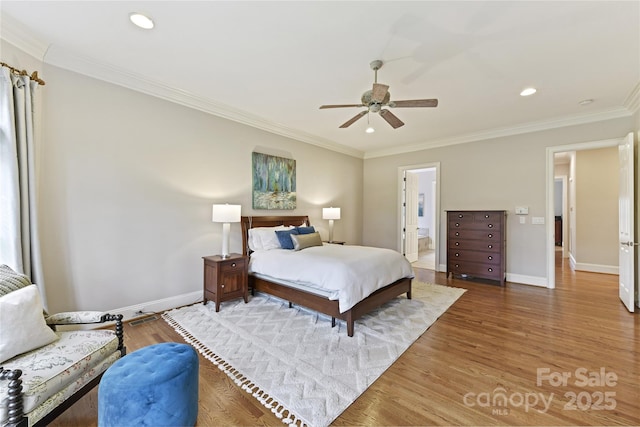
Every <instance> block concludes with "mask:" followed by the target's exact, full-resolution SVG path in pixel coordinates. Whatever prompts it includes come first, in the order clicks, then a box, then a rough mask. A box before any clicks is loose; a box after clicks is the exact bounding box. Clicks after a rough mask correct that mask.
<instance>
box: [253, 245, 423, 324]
mask: <svg viewBox="0 0 640 427" xmlns="http://www.w3.org/2000/svg"><path fill="white" fill-rule="evenodd" d="M249 273H259V274H263V275H267V276H270V277H273V278H277V279H282V280H286V281H291V282H297V283H302V284H305V285H308V286H313V287H317V288H321V289H324V290H327V291H330V296H329V299H331V300H338V302H339V307H340V312H341V313H343V312H345V311H347V310H349V309H350V308H351V307H353V306H354V305H355V304H357V303H358V302H359V301H361V300H363V299H364V298H366V297H367V296H369V295H371V294H372V293H373V292H375V291H376V290H377V289H379V288H381V287H384V286H386V285H389V284H391V283H393V282H395V281H396V280H398V279H402V278H403V277H411V278H413V277H414V275H413V270H412V269H411V264H410V263H409V261H407V259H406V258H405V257H404V256H402V255H401V254H400V253H398V252H396V251H393V250H390V249H382V248H373V247H369V246H342V245H332V244H325V245H324V246H313V247H310V248H306V249H303V250H301V251H292V250H285V249H273V250H268V251H258V252H254V253H252V254H251V260H250V262H249Z"/></svg>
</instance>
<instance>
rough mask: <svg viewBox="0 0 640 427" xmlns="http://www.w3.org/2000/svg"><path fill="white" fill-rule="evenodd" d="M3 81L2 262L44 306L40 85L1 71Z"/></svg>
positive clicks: (0, 152)
mask: <svg viewBox="0 0 640 427" xmlns="http://www.w3.org/2000/svg"><path fill="white" fill-rule="evenodd" d="M1 70H2V76H1V78H0V263H1V264H7V265H8V266H9V267H11V268H12V269H14V270H15V271H18V272H20V273H24V274H26V275H27V276H29V278H30V279H31V281H32V282H33V283H36V284H37V285H38V287H39V288H40V292H41V294H42V299H43V301H46V298H45V292H44V280H43V277H42V266H41V261H40V245H39V243H38V241H39V240H38V239H39V237H38V226H37V225H38V222H37V216H36V180H35V160H34V150H35V147H34V125H33V120H34V114H33V109H34V100H35V91H36V88H37V86H38V83H37V82H35V81H32V80H31V79H30V78H29V76H21V75H17V74H15V73H13V72H11V70H10V69H9V68H7V67H4V66H3V67H2V68H1Z"/></svg>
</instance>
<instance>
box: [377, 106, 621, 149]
mask: <svg viewBox="0 0 640 427" xmlns="http://www.w3.org/2000/svg"><path fill="white" fill-rule="evenodd" d="M632 115H633V113H632V112H631V111H630V110H629V109H627V108H624V107H619V108H613V109H610V110H604V111H599V112H594V113H589V114H581V115H579V116H567V117H563V118H559V119H553V120H544V121H540V122H532V123H526V124H522V125H518V126H512V127H506V128H500V129H491V130H488V131H482V132H475V133H469V134H466V135H460V136H456V137H453V138H442V139H436V140H431V141H428V142H424V143H418V144H412V145H404V146H401V147H393V148H389V149H382V150H374V151H367V152H365V154H364V158H365V159H373V158H376V157H385V156H392V155H396V154H404V153H411V152H414V151H421V150H428V149H431V148H438V147H446V146H449V145H457V144H466V143H468V142H475V141H482V140H486V139H494V138H502V137H505V136H513V135H520V134H524V133H531V132H540V131H545V130H550V129H557V128H562V127H566V126H575V125H582V124H586V123H593V122H599V121H603V120H612V119H619V118H623V117H630V116H632Z"/></svg>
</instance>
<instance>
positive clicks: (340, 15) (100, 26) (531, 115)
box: [0, 0, 640, 158]
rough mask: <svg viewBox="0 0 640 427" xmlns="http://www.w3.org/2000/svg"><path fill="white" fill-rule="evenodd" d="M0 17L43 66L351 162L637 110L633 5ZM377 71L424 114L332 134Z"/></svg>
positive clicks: (200, 7)
mask: <svg viewBox="0 0 640 427" xmlns="http://www.w3.org/2000/svg"><path fill="white" fill-rule="evenodd" d="M0 12H1V15H0V19H1V21H0V24H1V25H0V31H1V33H0V35H1V36H2V38H3V39H5V40H7V41H9V42H10V43H12V44H14V45H16V46H17V47H19V48H21V49H23V50H26V51H27V52H29V53H31V54H32V55H34V56H36V57H37V58H40V59H43V61H44V62H46V63H48V64H52V65H56V66H59V67H63V68H67V69H71V70H74V71H77V72H80V73H83V74H87V75H90V76H93V77H97V78H101V79H104V80H107V81H111V82H114V83H117V84H121V85H124V86H127V87H131V88H134V89H137V90H140V91H142V92H146V93H150V94H153V95H156V96H160V97H162V98H165V99H171V100H173V101H175V102H179V103H181V104H183V105H188V106H190V107H194V108H198V109H200V110H203V111H208V112H211V113H213V114H217V115H220V116H222V117H226V118H229V119H232V120H236V121H239V122H242V123H247V124H250V125H252V126H256V127H258V128H262V129H266V130H268V131H271V132H275V133H278V134H281V135H285V136H290V137H293V138H295V139H298V140H302V141H305V142H308V143H312V144H316V145H319V146H324V147H327V148H331V149H334V150H337V151H341V152H344V153H347V154H350V155H354V156H357V157H363V158H368V157H376V156H381V155H386V154H393V153H399V152H408V151H412V150H416V149H420V148H429V147H433V146H442V145H448V144H454V143H461V142H470V141H474V140H481V139H483V138H487V137H494V136H502V135H510V134H517V133H522V132H527V131H532V130H537V129H546V128H551V127H558V126H563V125H568V124H577V123H584V122H589V121H594V120H602V119H607V118H613V117H624V116H629V115H631V114H632V113H633V112H635V111H636V110H637V109H638V105H639V104H640V101H639V100H638V98H639V97H640V95H639V94H638V93H639V92H640V89H639V88H640V83H639V82H640V2H638V1H621V2H615V1H581V2H543V1H470V2H461V1H442V2H439V1H424V2H420V1H410V2H400V1H373V2H367V1H341V2H329V1H295V2H293V1H283V2H272V1H257V2H244V1H232V2H231V1H230V2H223V1H194V2H189V1H144V2H127V1H107V2H102V1H66V2H63V1H44V2H35V1H22V0H21V1H8V0H2V1H1V2H0ZM131 12H143V13H145V14H147V15H149V16H150V17H152V18H153V20H154V21H155V24H156V25H155V28H154V29H153V30H142V29H140V28H137V27H134V26H133V25H132V24H131V23H130V22H129V19H128V16H129V14H130V13H131ZM376 59H381V60H382V61H384V65H383V67H382V69H381V70H380V71H379V72H378V81H379V82H380V83H385V84H388V85H389V86H390V92H391V95H392V96H391V99H392V100H405V99H422V98H437V99H438V100H439V105H438V107H437V108H396V109H394V110H393V113H394V114H395V115H396V116H398V117H399V118H400V119H401V120H402V121H404V122H405V126H403V127H400V128H398V129H395V130H394V129H392V128H391V126H389V125H388V124H387V123H386V122H385V121H384V120H383V119H382V117H380V116H379V115H377V114H371V115H370V117H369V122H370V124H371V125H372V126H373V127H374V128H375V129H376V132H375V133H373V134H367V133H365V132H364V130H365V128H366V127H367V118H366V116H365V117H364V118H363V119H361V120H359V121H358V122H356V123H355V124H353V125H352V126H351V127H349V128H347V129H339V128H338V126H339V125H341V124H342V123H344V122H346V121H347V120H348V119H350V118H351V117H353V116H354V115H356V114H357V113H358V112H359V111H361V110H362V109H361V108H336V109H329V110H320V109H319V108H318V107H319V106H320V105H322V104H357V103H359V102H360V97H361V95H362V93H363V92H364V91H366V90H368V89H371V87H372V83H373V78H374V73H373V71H372V70H371V69H370V67H369V63H370V62H371V61H373V60H376ZM40 76H41V77H42V78H43V79H44V80H45V81H46V80H47V76H46V73H44V74H43V73H41V74H40ZM529 86H533V87H535V88H537V90H538V91H537V93H536V94H534V95H532V96H529V97H521V96H520V95H519V93H520V91H521V90H522V89H524V88H526V87H529ZM585 99H592V100H593V102H592V103H590V104H587V105H581V104H579V102H580V101H582V100H585Z"/></svg>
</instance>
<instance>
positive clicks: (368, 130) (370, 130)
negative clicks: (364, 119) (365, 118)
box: [365, 126, 376, 133]
mask: <svg viewBox="0 0 640 427" xmlns="http://www.w3.org/2000/svg"><path fill="white" fill-rule="evenodd" d="M375 131H376V130H375V129H374V128H372V127H371V126H369V127H368V128H367V129H366V130H365V132H366V133H374V132H375Z"/></svg>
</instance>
